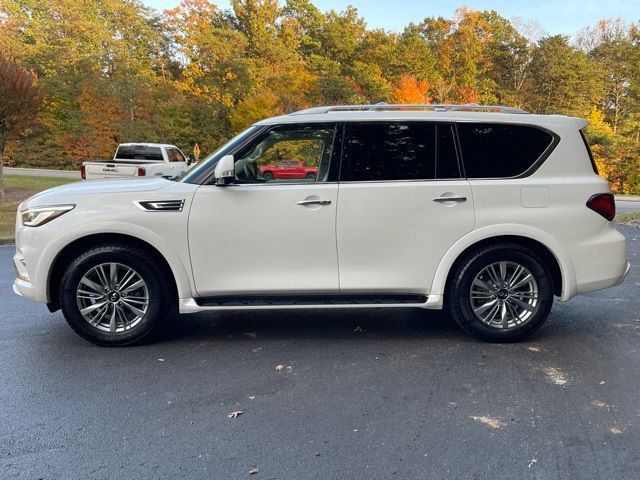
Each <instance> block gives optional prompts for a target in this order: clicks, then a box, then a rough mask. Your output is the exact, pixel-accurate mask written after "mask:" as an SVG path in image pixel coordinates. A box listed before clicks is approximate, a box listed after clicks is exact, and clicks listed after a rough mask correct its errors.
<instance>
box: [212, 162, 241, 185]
mask: <svg viewBox="0 0 640 480" xmlns="http://www.w3.org/2000/svg"><path fill="white" fill-rule="evenodd" d="M213 176H214V178H215V181H216V185H221V186H222V185H229V184H231V183H233V181H234V180H235V178H236V170H235V164H234V159H233V155H225V156H224V157H222V158H221V159H220V160H219V161H218V164H217V165H216V168H215V170H214V171H213Z"/></svg>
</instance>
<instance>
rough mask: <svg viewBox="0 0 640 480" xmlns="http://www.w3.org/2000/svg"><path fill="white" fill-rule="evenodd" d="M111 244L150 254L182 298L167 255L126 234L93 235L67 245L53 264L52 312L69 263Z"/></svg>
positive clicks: (50, 278)
mask: <svg viewBox="0 0 640 480" xmlns="http://www.w3.org/2000/svg"><path fill="white" fill-rule="evenodd" d="M111 243H118V244H126V245H131V246H134V247H138V248H141V249H142V250H144V251H145V252H148V253H149V254H150V255H151V256H153V257H154V258H155V259H156V260H157V261H158V264H159V265H160V267H161V268H162V269H163V270H164V271H165V272H166V273H167V276H168V278H169V279H170V281H171V284H172V288H173V289H174V290H175V293H176V298H180V297H181V296H182V295H181V292H180V287H179V281H178V279H177V277H178V274H177V272H176V271H175V269H174V268H173V267H172V266H171V265H170V263H169V261H168V260H167V258H166V257H165V255H163V253H161V251H160V250H159V249H158V248H156V247H155V246H154V245H152V244H151V243H149V242H148V241H146V240H143V239H141V238H139V237H135V236H132V235H128V234H124V233H111V232H109V233H92V234H87V235H84V236H81V237H78V238H76V239H74V240H73V241H71V242H70V243H68V244H67V245H65V246H64V248H62V249H61V250H60V251H59V252H58V254H57V255H56V256H55V258H54V260H53V262H52V263H51V268H50V269H49V274H48V277H47V284H46V288H47V299H48V301H47V307H48V308H49V310H50V311H52V312H54V311H56V310H58V309H59V308H60V305H59V300H58V295H56V294H55V292H57V291H58V290H59V288H60V283H61V281H62V277H63V275H64V272H65V270H66V268H67V266H68V265H69V263H70V262H71V261H73V259H74V258H75V257H76V256H77V255H78V254H79V253H81V252H83V251H86V250H87V249H89V248H93V247H97V246H100V245H107V244H111Z"/></svg>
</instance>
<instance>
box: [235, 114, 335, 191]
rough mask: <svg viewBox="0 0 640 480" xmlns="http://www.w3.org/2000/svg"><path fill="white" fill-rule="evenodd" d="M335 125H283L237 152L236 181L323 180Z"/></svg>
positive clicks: (329, 160) (327, 173) (326, 171)
mask: <svg viewBox="0 0 640 480" xmlns="http://www.w3.org/2000/svg"><path fill="white" fill-rule="evenodd" d="M334 137H335V125H326V124H310V125H291V126H290V125H282V126H278V127H276V128H273V129H271V130H269V131H268V132H266V133H265V134H264V135H261V136H260V137H259V138H257V139H256V140H254V141H253V142H251V143H250V144H249V145H248V146H247V147H245V148H244V149H242V150H241V151H240V152H238V153H237V154H236V156H235V157H236V165H235V171H236V182H237V183H259V184H264V183H283V182H295V183H300V182H304V183H311V182H326V181H327V179H328V176H329V170H330V165H331V158H332V155H333V141H334Z"/></svg>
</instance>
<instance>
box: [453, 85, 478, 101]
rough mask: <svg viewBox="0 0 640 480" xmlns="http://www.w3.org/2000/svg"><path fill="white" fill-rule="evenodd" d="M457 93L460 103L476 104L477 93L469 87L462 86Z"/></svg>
mask: <svg viewBox="0 0 640 480" xmlns="http://www.w3.org/2000/svg"><path fill="white" fill-rule="evenodd" d="M457 93H458V99H459V102H460V103H478V92H476V91H475V90H474V89H473V88H471V87H470V86H469V85H462V86H461V87H460V88H458V92H457Z"/></svg>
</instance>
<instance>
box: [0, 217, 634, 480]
mask: <svg viewBox="0 0 640 480" xmlns="http://www.w3.org/2000/svg"><path fill="white" fill-rule="evenodd" d="M620 228H621V230H622V231H624V232H625V234H626V236H627V238H628V239H629V254H630V258H631V261H632V263H633V268H632V269H631V272H630V274H629V277H628V278H627V280H626V282H625V283H624V284H622V285H620V286H618V287H616V288H613V289H610V290H605V291H602V292H597V293H592V294H588V295H583V296H581V297H578V298H576V299H573V300H572V301H570V302H568V303H564V304H563V303H559V302H556V304H555V306H554V308H553V310H552V313H551V317H550V318H549V321H548V322H547V323H546V324H545V326H544V327H543V328H542V329H541V330H540V331H539V333H538V334H536V335H535V336H534V337H533V338H531V339H530V340H529V341H526V342H523V343H518V344H510V345H497V344H495V345H494V344H485V343H479V342H477V341H476V340H474V339H472V338H470V337H468V336H466V335H465V334H464V333H462V332H461V331H460V330H458V329H457V328H456V327H455V326H454V325H453V324H452V323H451V322H450V321H449V320H448V319H447V317H446V316H445V315H443V314H437V313H428V312H424V311H421V310H413V309H407V310H384V309H375V310H337V311H271V312H256V311H253V312H225V313H213V314H197V315H192V316H183V317H181V318H180V319H179V322H178V324H177V325H176V327H175V329H174V332H173V335H172V336H171V337H170V338H168V339H166V340H164V341H161V342H157V343H153V344H148V345H144V346H139V347H129V348H119V349H113V348H111V349H109V348H99V347H95V346H93V345H91V344H88V343H86V342H85V341H83V340H81V339H80V338H78V337H77V336H75V335H74V334H73V332H72V331H71V329H70V328H68V327H67V325H66V323H65V322H64V320H63V318H62V315H61V314H60V312H57V313H54V314H50V313H48V311H47V309H46V307H45V306H44V305H41V304H36V303H32V302H30V301H28V300H26V299H22V298H19V297H17V296H15V295H14V294H13V293H12V291H11V283H12V280H13V275H14V273H13V268H12V266H11V262H10V258H11V255H12V252H13V247H0V306H1V309H0V478H2V479H6V478H28V479H39V478H43V479H94V478H95V479H102V478H117V479H133V478H135V479H168V478H171V479H179V478H189V479H221V480H229V479H245V478H252V479H261V478H262V479H295V480H298V479H322V480H326V479H393V478H398V479H455V480H460V479H491V480H496V479H518V480H520V479H554V480H555V479H615V480H621V479H625V480H627V479H638V478H640V365H639V363H640V313H639V312H640V295H638V294H639V293H640V291H639V286H640V273H639V271H640V270H639V268H638V267H639V260H638V256H636V253H637V252H638V237H639V236H640V229H635V228H632V227H625V226H622V227H620ZM595 254H597V252H596V253H595ZM232 412H242V414H240V415H238V416H237V417H236V418H229V417H228V415H229V414H231V413H232ZM252 472H253V473H252Z"/></svg>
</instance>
